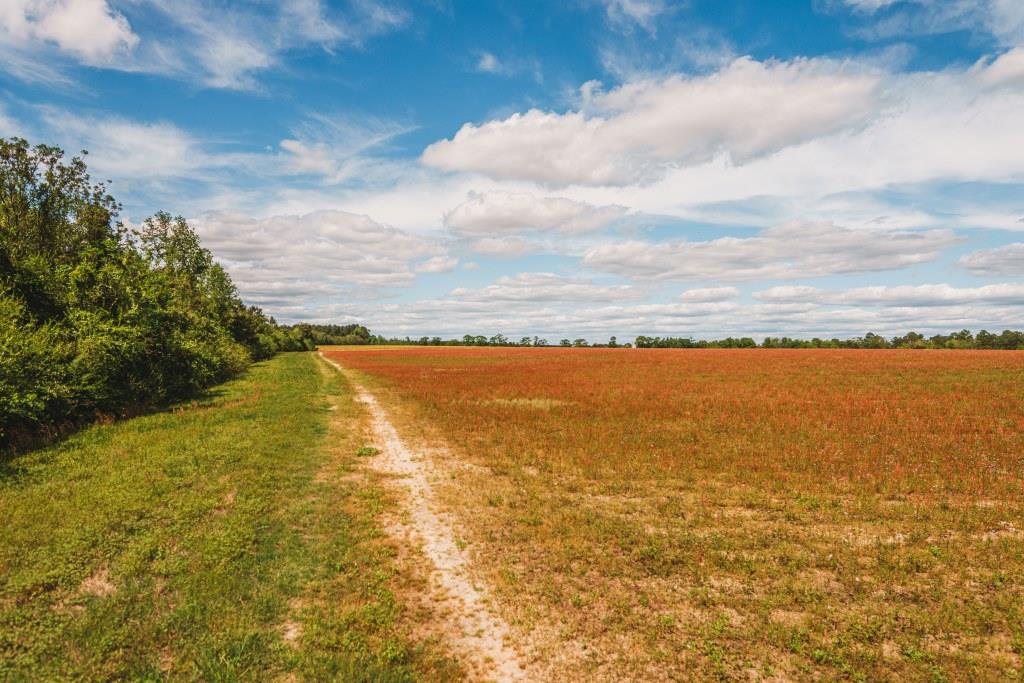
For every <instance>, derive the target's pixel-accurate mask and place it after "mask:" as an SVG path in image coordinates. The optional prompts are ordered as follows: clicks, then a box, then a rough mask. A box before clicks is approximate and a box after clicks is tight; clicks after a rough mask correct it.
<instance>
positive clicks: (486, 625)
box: [320, 353, 530, 681]
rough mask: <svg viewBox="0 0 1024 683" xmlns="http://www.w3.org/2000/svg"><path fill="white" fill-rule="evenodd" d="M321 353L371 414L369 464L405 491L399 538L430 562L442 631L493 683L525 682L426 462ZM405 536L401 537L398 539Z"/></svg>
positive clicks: (505, 628) (506, 632)
mask: <svg viewBox="0 0 1024 683" xmlns="http://www.w3.org/2000/svg"><path fill="white" fill-rule="evenodd" d="M320 357H321V358H322V359H323V360H324V361H325V362H326V363H328V364H330V365H332V366H333V367H334V368H336V369H337V370H338V371H339V372H341V373H342V374H343V375H345V377H346V378H347V379H348V380H349V382H350V383H351V385H352V388H353V389H354V391H355V394H356V399H357V400H358V401H360V402H362V403H363V404H365V405H366V407H367V410H369V412H370V416H371V418H372V427H373V433H374V436H375V437H376V439H377V441H378V445H379V447H380V450H381V453H380V454H379V455H377V456H376V457H374V458H372V459H370V466H371V467H372V468H373V469H375V470H377V471H378V472H381V473H383V474H387V475H391V476H393V477H395V478H396V480H397V481H398V482H399V483H400V485H401V486H402V487H403V488H404V489H405V493H406V496H404V498H405V501H403V502H404V503H405V506H406V512H407V513H408V520H409V521H408V524H407V526H408V527H409V528H406V529H404V530H403V531H405V532H412V533H411V534H409V533H405V534H402V535H403V536H406V537H408V536H410V535H411V536H412V537H413V538H415V539H416V540H417V541H418V542H419V544H420V546H421V549H422V550H423V553H424V555H425V556H426V557H427V559H428V560H429V561H430V563H431V565H433V569H434V571H433V572H432V575H431V577H430V581H431V584H432V586H433V588H434V589H435V590H436V591H437V592H439V593H440V594H442V595H444V596H445V597H446V598H447V600H446V603H447V604H446V607H449V608H450V609H449V610H448V613H447V614H446V615H445V616H446V620H447V622H448V623H447V624H446V625H445V626H446V628H445V632H446V634H447V637H448V640H449V641H450V644H451V646H452V647H453V648H454V649H455V651H456V653H457V655H458V656H460V658H464V659H465V660H467V663H468V664H470V665H471V670H472V671H473V672H474V673H475V674H476V675H480V676H482V677H483V678H485V679H491V680H498V681H526V680H530V677H529V676H528V675H527V673H526V671H525V669H524V667H523V665H522V664H521V662H520V660H519V656H518V655H517V654H516V652H515V651H514V650H513V649H512V648H511V647H510V646H509V644H508V642H509V627H508V624H507V623H505V621H504V620H503V619H502V618H501V617H500V616H498V615H497V614H495V613H494V612H493V611H492V610H490V609H489V608H488V605H487V590H486V588H485V587H484V586H482V585H481V584H480V582H479V581H474V579H473V578H472V576H471V572H470V562H469V558H468V557H467V554H466V553H465V552H464V551H463V550H461V549H460V548H459V546H458V544H457V543H456V540H455V533H454V530H453V529H452V526H451V524H449V523H448V522H447V521H446V520H445V519H444V517H443V516H442V515H441V514H439V513H438V504H437V500H436V497H435V495H434V491H433V488H432V486H431V483H430V480H431V476H430V474H431V472H430V470H431V469H432V468H431V465H430V463H428V462H427V461H426V459H425V457H424V456H422V455H417V454H416V453H413V452H412V451H411V450H410V449H409V448H408V447H407V446H406V445H405V443H404V442H403V441H402V438H401V437H400V436H399V434H398V431H397V430H396V429H395V427H394V425H392V424H391V421H390V420H389V419H388V416H387V413H386V412H385V410H384V409H383V408H382V407H381V405H380V404H379V403H378V402H377V399H376V398H375V397H374V396H373V394H371V393H370V392H369V391H368V390H367V389H366V388H365V387H364V386H362V385H361V384H360V383H359V382H358V381H357V380H356V379H355V378H354V377H353V376H352V374H351V373H349V372H346V370H345V368H343V367H342V366H341V365H340V364H338V363H336V362H334V361H332V360H330V359H329V358H327V357H325V356H324V355H323V354H322V353H321V354H320ZM399 540H404V539H399Z"/></svg>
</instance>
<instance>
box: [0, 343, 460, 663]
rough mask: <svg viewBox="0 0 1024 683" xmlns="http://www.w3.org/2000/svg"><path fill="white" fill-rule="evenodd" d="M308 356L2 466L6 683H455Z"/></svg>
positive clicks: (330, 375) (342, 391)
mask: <svg viewBox="0 0 1024 683" xmlns="http://www.w3.org/2000/svg"><path fill="white" fill-rule="evenodd" d="M364 421H365V417H364V415H363V413H362V409H361V408H360V407H358V406H357V404H355V403H354V402H353V400H352V397H351V393H350V391H349V388H348V386H347V385H345V384H344V382H343V380H342V379H341V378H340V376H339V375H338V374H337V373H336V372H334V371H333V370H329V369H327V368H326V366H324V364H323V363H322V362H321V361H318V360H316V359H315V358H314V357H313V355H312V354H286V355H282V356H278V357H277V358H276V359H274V360H272V361H269V362H266V363H262V364H259V365H257V366H255V367H253V368H252V369H251V371H250V372H249V373H248V374H247V375H246V376H245V377H244V378H242V379H239V380H237V381H234V382H231V383H228V384H226V385H223V386H222V387H219V388H218V389H217V390H215V391H214V392H213V393H212V394H211V395H210V396H208V397H207V398H204V399H203V400H200V401H197V402H194V403H189V404H186V405H179V406H177V407H175V408H173V409H171V410H167V411H165V412H161V413H158V414H154V415H149V416H146V417H141V418H136V419H132V420H127V421H124V422H120V423H117V424H112V425H106V426H97V427H94V428H91V429H87V430H85V431H83V432H81V433H79V434H77V435H75V436H73V437H72V438H70V439H68V440H66V441H64V442H63V443H60V444H58V445H55V446H53V447H50V448H46V449H43V450H39V451H36V452H33V453H29V454H25V455H22V456H20V457H17V458H15V459H13V460H7V461H4V462H0V680H5V681H18V680H25V681H39V680H58V679H72V678H73V679H77V680H116V679H123V680H167V679H172V680H203V681H231V680H261V681H262V680H275V679H279V680H330V679H338V680H367V681H370V680H373V681H392V680H394V681H400V680H413V679H417V678H427V679H440V680H445V679H449V678H451V677H454V676H457V675H458V670H457V669H455V668H454V666H453V665H452V664H451V662H450V661H449V660H448V659H446V658H445V657H444V656H443V653H441V652H440V650H439V648H438V646H436V645H434V644H433V643H432V641H429V640H428V641H426V642H425V643H424V642H417V641H416V640H415V639H414V638H413V637H412V636H411V635H410V634H411V633H413V632H414V631H416V629H417V628H418V626H417V624H416V623H415V622H416V619H417V616H416V615H415V614H413V613H412V612H411V611H410V610H407V609H404V608H403V606H402V601H401V599H400V597H399V596H400V595H401V594H402V592H403V591H406V590H412V589H415V586H410V585H409V581H410V579H408V578H406V577H404V576H403V575H402V574H400V573H398V571H397V569H396V566H395V561H394V555H395V552H396V551H395V548H394V547H393V546H392V545H391V544H389V543H388V542H387V541H386V540H385V539H384V538H383V537H382V535H381V533H380V531H379V529H378V526H377V521H376V520H377V515H378V514H379V513H380V512H381V511H382V510H384V509H386V508H388V506H390V505H391V504H392V503H391V502H389V500H388V499H387V498H386V496H385V495H384V494H382V492H381V490H380V489H379V488H378V487H376V486H374V485H373V483H372V482H367V481H364V480H363V479H361V478H359V477H354V476H352V472H353V467H354V463H355V461H356V454H357V452H358V451H359V449H360V448H363V447H365V446H367V444H366V443H365V442H364V438H365V432H364V428H365V424H364Z"/></svg>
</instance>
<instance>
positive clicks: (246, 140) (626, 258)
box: [0, 0, 1024, 340]
mask: <svg viewBox="0 0 1024 683" xmlns="http://www.w3.org/2000/svg"><path fill="white" fill-rule="evenodd" d="M1022 118H1024V3H1021V2H1019V0H957V1H956V2H949V3H939V2H930V1H928V0H807V1H806V2H793V3H762V2H756V1H755V0H728V1H716V2H712V1H711V0H693V1H691V2H685V3H682V2H678V3H677V2H671V1H670V0H578V1H577V2H574V3H564V4H563V5H562V6H559V7H554V6H552V4H551V3H544V2H539V1H538V2H533V1H530V2H523V3H515V4H513V5H508V4H507V3H477V2H472V3H471V2H459V1H456V0H439V1H438V2H434V3H418V2H412V1H411V0H344V1H339V2H327V1H325V0H283V1H282V2H279V3H271V4H253V3H241V2H239V3H218V4H216V5H213V4H210V3H202V2H198V1H197V0H175V2H169V1H167V0H8V2H5V3H3V5H2V6H0V135H4V136H13V135H17V136H23V137H27V138H28V139H30V140H31V141H34V142H49V143H55V144H59V145H61V146H63V147H65V149H67V150H69V151H70V152H74V151H77V150H80V149H87V150H88V151H89V157H88V159H89V163H90V167H91V168H92V169H93V171H94V176H95V177H97V178H100V179H110V181H111V189H112V191H113V192H114V194H115V195H116V196H117V197H118V198H119V199H121V200H122V201H123V203H124V205H125V213H124V216H123V217H124V219H125V220H126V221H128V222H139V221H141V220H142V219H143V218H145V217H146V216H147V215H149V214H151V213H153V212H154V211H156V210H158V209H166V210H170V211H172V212H177V213H181V214H183V215H185V216H186V217H188V218H190V219H191V220H192V221H194V222H195V224H196V225H197V227H198V229H199V231H200V234H201V235H202V236H203V238H204V242H205V243H206V244H207V246H209V247H210V248H211V250H212V251H213V252H214V254H215V256H217V258H218V259H219V260H220V261H221V262H222V263H224V265H225V266H226V267H227V268H228V270H229V271H230V272H231V274H232V276H233V278H234V279H235V281H236V283H237V284H238V286H239V289H240V291H241V293H242V295H243V297H244V298H245V299H246V300H247V301H249V302H252V303H255V304H257V305H260V306H262V307H263V308H264V309H265V310H267V311H268V312H269V313H271V314H273V315H275V316H276V317H278V319H280V320H283V321H306V320H308V321H336V322H343V321H349V320H359V321H361V322H364V323H365V324H367V325H369V326H370V327H372V328H373V329H374V330H376V331H379V332H382V333H385V334H389V335H402V336H404V335H410V336H414V337H419V336H425V335H427V336H433V335H441V336H461V335H462V334H465V333H474V334H488V335H490V334H495V333H503V334H506V335H508V336H520V335H529V336H533V335H538V336H541V337H548V338H550V339H552V340H556V339H559V338H563V337H569V338H576V337H580V336H582V337H587V338H590V339H592V340H600V339H604V338H607V337H608V336H609V335H618V336H619V337H620V339H623V338H625V339H628V338H630V337H631V336H633V335H637V334H649V335H650V334H655V335H674V336H682V335H687V336H696V337H713V336H725V335H730V334H733V335H735V334H749V335H754V336H758V335H783V334H784V335H790V336H808V337H809V336H852V335H859V334H863V333H864V332H867V331H873V332H876V333H880V334H895V333H902V332H905V331H907V330H910V329H914V330H918V331H921V332H925V333H928V332H940V331H943V332H947V331H951V330H954V329H960V328H965V327H966V328H972V329H979V328H983V327H984V328H988V329H1003V328H1007V327H1010V328H1020V327H1024V155H1022V154H1021V153H1020V150H1022V149H1024V125H1021V120H1022Z"/></svg>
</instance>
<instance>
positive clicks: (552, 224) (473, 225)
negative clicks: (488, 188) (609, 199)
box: [444, 190, 627, 236]
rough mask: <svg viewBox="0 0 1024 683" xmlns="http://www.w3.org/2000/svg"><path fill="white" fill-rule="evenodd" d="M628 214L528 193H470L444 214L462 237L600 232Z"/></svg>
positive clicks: (448, 224)
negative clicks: (530, 232) (548, 231)
mask: <svg viewBox="0 0 1024 683" xmlns="http://www.w3.org/2000/svg"><path fill="white" fill-rule="evenodd" d="M626 213H627V210H626V208H625V207H622V206H594V205H593V204H588V203H586V202H579V201H574V200H572V199H566V198H564V197H537V196H535V195H533V194H531V193H528V192H507V191H500V190H496V191H492V192H471V193H470V194H469V196H468V198H467V199H466V201H465V202H463V203H462V204H460V205H458V206H457V207H455V208H454V209H452V210H451V211H449V212H448V213H446V214H445V216H444V224H445V226H447V227H448V228H449V229H450V230H452V231H454V232H457V233H459V234H461V235H478V236H487V235H499V234H503V233H518V232H525V231H534V230H538V231H543V230H557V231H559V232H563V233H584V232H591V231H595V230H601V229H602V228H604V227H606V226H608V225H609V224H610V223H612V222H614V221H615V220H617V219H619V218H621V217H622V216H624V215H625V214H626Z"/></svg>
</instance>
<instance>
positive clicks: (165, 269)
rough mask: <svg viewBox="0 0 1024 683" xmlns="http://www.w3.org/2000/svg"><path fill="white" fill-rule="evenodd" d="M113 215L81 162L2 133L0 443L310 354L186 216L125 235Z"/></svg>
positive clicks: (158, 220) (159, 217)
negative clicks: (261, 363) (241, 288)
mask: <svg viewBox="0 0 1024 683" xmlns="http://www.w3.org/2000/svg"><path fill="white" fill-rule="evenodd" d="M120 209H121V207H120V205H119V204H118V203H117V201H116V200H115V199H114V198H113V197H112V196H111V195H110V194H109V193H108V192H107V189H106V187H105V185H104V184H103V183H94V182H93V181H92V180H91V178H90V176H89V173H88V169H87V167H86V164H85V162H84V161H83V159H82V158H81V157H74V158H72V159H70V160H65V157H64V153H63V151H62V150H60V149H59V148H57V147H51V146H47V145H38V146H34V147H33V146H30V145H29V144H28V142H27V141H25V140H22V139H17V138H12V139H9V140H3V139H0V448H3V447H5V446H8V445H10V444H11V443H12V442H14V441H17V440H20V439H21V438H22V437H27V436H32V435H35V434H37V433H39V432H41V431H48V430H53V429H55V428H59V427H63V426H66V425H71V424H74V423H77V422H79V421H82V420H86V419H91V418H94V417H95V416H97V415H104V414H105V415H117V414H121V413H124V412H126V411H134V410H138V409H139V408H144V407H147V406H155V405H159V404H163V403H166V402H169V401H173V400H176V399H180V398H184V397H188V396H193V395H195V394H196V393H197V392H199V391H201V390H202V389H204V388H206V387H209V386H211V385H213V384H215V383H217V382H220V381H222V380H224V379H226V378H229V377H231V376H233V375H236V374H237V373H239V372H240V371H241V370H242V369H244V368H245V367H246V366H247V365H248V364H249V363H250V362H252V361H253V360H258V359H263V358H268V357H270V356H271V355H273V354H274V353H276V352H278V351H285V350H301V349H312V348H313V342H312V341H311V340H310V339H309V338H308V337H304V336H303V332H302V330H295V329H292V328H284V327H280V326H278V325H277V324H276V323H275V322H274V320H273V319H272V318H270V317H269V316H267V315H265V314H264V313H263V312H262V311H261V310H260V309H259V308H256V307H253V306H246V305H244V304H243V303H242V301H241V299H240V298H239V296H238V294H237V291H236V289H235V286H234V284H233V283H232V282H231V278H230V277H229V276H228V274H227V272H225V270H224V269H223V268H222V267H221V266H220V265H218V264H217V263H215V262H214V260H213V257H212V255H211V254H210V252H209V251H208V250H206V249H204V248H203V247H202V245H201V244H200V241H199V237H198V236H197V235H196V233H195V231H194V230H193V229H192V227H191V226H189V224H188V223H187V222H186V221H185V220H184V219H182V218H174V217H172V216H171V215H169V214H167V213H157V214H156V215H154V216H152V217H151V218H149V219H147V220H146V221H145V222H144V223H143V224H142V225H141V226H140V227H138V228H136V229H128V228H126V227H125V226H124V224H123V223H122V222H121V221H119V220H118V213H119V211H120Z"/></svg>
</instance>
